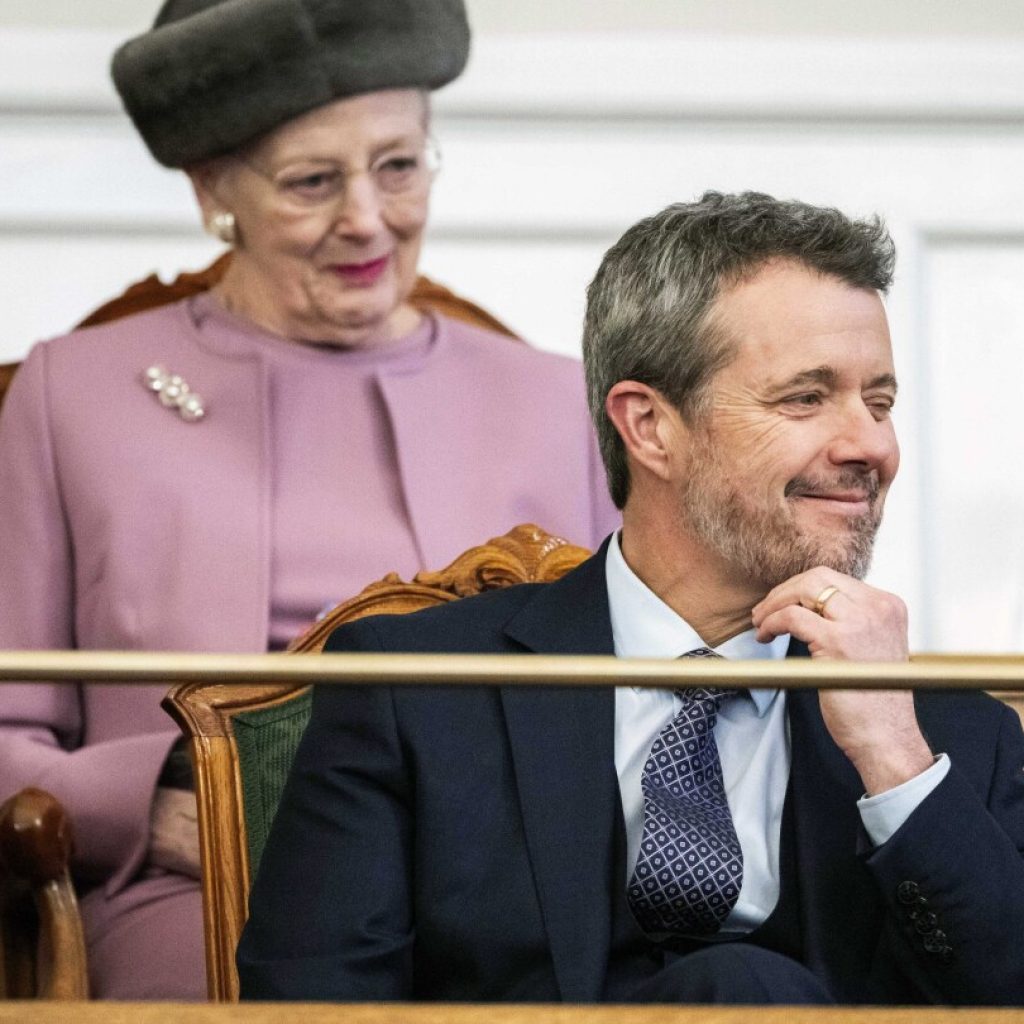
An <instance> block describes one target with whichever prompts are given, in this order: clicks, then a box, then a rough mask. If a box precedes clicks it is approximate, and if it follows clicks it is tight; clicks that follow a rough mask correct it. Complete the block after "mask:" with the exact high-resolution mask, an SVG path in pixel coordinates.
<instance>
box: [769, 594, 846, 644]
mask: <svg viewBox="0 0 1024 1024" xmlns="http://www.w3.org/2000/svg"><path fill="white" fill-rule="evenodd" d="M833 628H834V627H833V625H832V623H830V622H829V621H828V620H827V619H823V618H822V617H821V616H820V615H815V614H814V612H812V611H809V610H808V609H806V608H802V607H801V606H800V605H798V604H789V605H786V606H785V607H784V608H780V609H779V610H778V611H775V612H772V613H771V615H768V616H766V617H765V618H764V619H763V620H762V622H761V625H760V626H758V627H757V640H758V642H759V643H762V644H767V643H771V642H772V640H774V639H775V638H776V637H778V636H782V635H783V634H785V633H788V634H789V635H790V636H795V637H796V638H797V640H802V641H803V642H804V643H805V644H807V646H808V647H812V646H818V645H820V646H822V647H826V646H828V642H829V639H830V634H831V631H832V629H833Z"/></svg>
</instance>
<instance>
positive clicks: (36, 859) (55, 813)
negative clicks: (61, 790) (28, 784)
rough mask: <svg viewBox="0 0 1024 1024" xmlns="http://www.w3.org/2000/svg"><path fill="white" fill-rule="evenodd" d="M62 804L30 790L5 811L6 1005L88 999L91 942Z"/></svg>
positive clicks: (0, 923)
mask: <svg viewBox="0 0 1024 1024" xmlns="http://www.w3.org/2000/svg"><path fill="white" fill-rule="evenodd" d="M71 846H72V839H71V825H70V823H69V821H68V819H67V816H66V815H65V813H64V810H63V808H62V807H61V805H60V804H59V803H58V801H57V800H56V799H55V798H54V797H52V796H51V795H50V794H49V793H46V792H44V791H43V790H40V789H24V790H22V791H21V792H20V793H18V794H16V795H15V796H13V797H11V798H10V799H9V800H7V801H6V802H5V803H4V804H3V806H2V807H0V880H2V885H0V999H30V998H42V999H85V998H87V996H88V980H87V976H86V961H85V939H84V938H83V935H82V923H81V918H80V917H79V914H78V903H77V900H76V899H75V889H74V886H73V885H72V883H71V875H70V872H69V870H68V861H69V858H70V856H71Z"/></svg>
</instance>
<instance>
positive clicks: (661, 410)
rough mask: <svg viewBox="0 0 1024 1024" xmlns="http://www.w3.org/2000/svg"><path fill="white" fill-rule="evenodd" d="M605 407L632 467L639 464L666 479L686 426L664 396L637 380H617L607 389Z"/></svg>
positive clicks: (635, 467)
mask: <svg viewBox="0 0 1024 1024" xmlns="http://www.w3.org/2000/svg"><path fill="white" fill-rule="evenodd" d="M604 407H605V412H607V414H608V418H609V419H610V420H611V421H612V424H613V425H614V427H615V429H616V430H617V431H618V432H619V436H620V437H621V438H622V443H623V445H625V448H626V453H627V455H628V456H629V460H630V462H631V463H632V467H633V470H634V471H635V470H636V469H637V468H639V467H642V468H644V469H646V470H647V471H648V472H650V473H652V474H654V475H655V476H656V477H658V478H659V479H661V480H668V479H669V478H670V477H671V475H672V464H673V462H674V460H675V459H677V458H678V456H679V450H680V444H681V441H682V437H681V431H683V430H685V428H684V425H683V421H682V417H681V416H680V415H679V413H678V412H677V411H676V409H675V408H674V407H673V406H672V404H671V403H670V402H669V401H667V400H666V398H665V396H664V395H662V393H661V392H660V391H658V390H657V389H656V388H652V387H649V386H648V385H647V384H641V383H640V382H639V381H635V380H620V381H619V382H618V383H617V384H614V385H613V386H612V388H611V390H609V392H608V397H607V398H606V399H605V403H604Z"/></svg>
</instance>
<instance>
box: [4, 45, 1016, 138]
mask: <svg viewBox="0 0 1024 1024" xmlns="http://www.w3.org/2000/svg"><path fill="white" fill-rule="evenodd" d="M122 41H123V40H122V37H121V36H120V35H118V34H114V33H111V32H109V31H97V30H76V31H72V30H67V29H56V30H53V31H48V30H41V29H4V30H0V114H3V113H5V112H6V113H47V112H53V113H63V114H69V113H82V114H107V115H119V114H120V106H119V104H118V100H117V96H116V94H115V92H114V89H113V86H112V85H111V83H110V79H109V75H108V71H107V68H108V66H109V62H110V56H111V54H112V53H113V51H114V49H115V48H116V46H117V45H118V44H119V43H120V42H122ZM437 107H438V110H439V112H441V113H442V114H443V115H445V116H446V117H453V118H458V117H476V116H487V117H491V118H497V119H502V118H508V117H515V116H527V117H537V116H571V117H587V116H602V117H609V116H620V117H653V118H659V119H661V118H678V119H689V118H700V119H704V118H713V119H719V118H728V119H734V118H754V119H764V118H767V119H771V118H782V119H787V120H789V119H799V118H812V119H821V118H828V117H847V116H848V117H853V118H855V119H856V120H858V121H861V122H863V121H864V120H865V119H866V120H872V119H881V120H914V119H920V120H925V121H929V120H950V119H952V120H965V119H966V120H980V121H985V120H991V121H997V122H1001V123H1007V122H1012V121H1014V120H1017V121H1021V120H1024V41H1022V40H1006V41H1001V40H993V39H971V40H960V39H941V38H940V39H921V38H917V39H898V40H892V39H868V38H865V39H848V38H846V39H838V38H833V39H828V38H826V39H822V38H820V37H807V38H803V39H800V38H793V37H786V38H762V37H743V36H683V35H673V34H664V33H657V34H654V33H646V34H640V33H633V34H614V35H613V34H608V33H594V32H578V33H570V34H565V33H546V34H537V35H517V36H495V37H481V38H478V39H477V40H475V42H474V46H473V55H472V58H471V61H470V67H469V70H468V71H467V73H466V74H465V75H464V76H463V78H462V79H460V80H459V81H458V82H456V83H455V84H454V85H452V86H451V87H449V88H448V89H445V90H443V91H442V92H441V93H439V94H438V98H437Z"/></svg>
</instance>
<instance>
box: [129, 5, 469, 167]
mask: <svg viewBox="0 0 1024 1024" xmlns="http://www.w3.org/2000/svg"><path fill="white" fill-rule="evenodd" d="M468 55H469V25H468V24H467V21H466V11H465V8H464V6H463V2H462V0H166V2H165V3H164V5H163V6H162V7H161V8H160V11H159V13H158V14H157V16H156V21H155V23H154V25H153V28H152V29H150V31H148V32H146V33H144V34H143V35H141V36H137V37H136V38H135V39H130V40H129V41H128V42H127V43H125V44H124V45H123V46H121V47H120V48H119V49H118V50H117V52H116V53H115V54H114V59H113V63H112V66H111V71H112V74H113V77H114V84H115V85H116V86H117V91H118V92H119V93H120V94H121V99H122V101H123V102H124V106H125V109H126V110H127V111H128V114H129V116H130V117H131V119H132V121H134V122H135V127H136V128H138V130H139V134H140V135H141V136H142V138H143V140H144V141H145V143H146V145H147V146H148V147H149V150H150V152H151V153H152V154H153V156H154V157H156V159H157V160H158V161H159V162H160V163H162V164H164V165H165V166H167V167H184V166H187V165H188V164H191V163H195V162H197V161H199V160H203V159H206V158H207V157H212V156H219V155H220V154H222V153H228V152H230V151H231V150H233V149H237V148H238V147H239V146H241V145H243V144H244V143H246V142H249V141H251V140H252V139H255V138H257V137H258V136H260V135H262V134H263V133H264V132H267V131H270V129H271V128H275V127H277V126H278V125H279V124H283V123H284V122H285V121H289V120H291V119H292V118H293V117H297V116H298V115H299V114H304V113H306V111H308V110H312V109H313V108H314V107H319V106H321V105H322V104H324V103H330V102H331V101H332V100H336V99H341V98H342V97H345V96H355V95H357V94H359V93H365V92H376V91H378V90H381V89H409V88H412V89H437V88H439V87H440V86H442V85H446V84H447V83H448V82H450V81H452V79H454V78H456V77H457V76H458V75H459V74H460V73H461V71H462V69H463V68H464V67H465V66H466V58H467V57H468Z"/></svg>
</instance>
